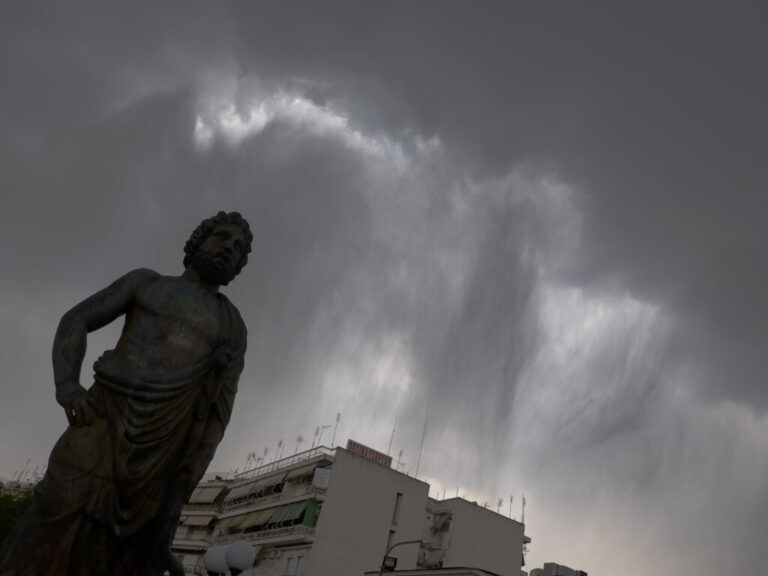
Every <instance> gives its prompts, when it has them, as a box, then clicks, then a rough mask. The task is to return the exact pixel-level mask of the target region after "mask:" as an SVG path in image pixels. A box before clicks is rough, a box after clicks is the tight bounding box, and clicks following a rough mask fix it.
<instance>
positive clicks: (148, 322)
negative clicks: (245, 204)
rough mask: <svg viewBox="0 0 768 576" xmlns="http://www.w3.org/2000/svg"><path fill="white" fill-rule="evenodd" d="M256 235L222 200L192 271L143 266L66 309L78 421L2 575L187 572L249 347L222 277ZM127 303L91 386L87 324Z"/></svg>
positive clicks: (71, 415) (64, 356)
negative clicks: (177, 543)
mask: <svg viewBox="0 0 768 576" xmlns="http://www.w3.org/2000/svg"><path fill="white" fill-rule="evenodd" d="M252 238H253V237H252V235H251V232H250V229H249V227H248V223H247V222H246V221H245V220H244V219H243V218H242V217H241V216H240V214H238V213H237V212H232V213H229V214H226V213H224V212H219V213H218V214H217V215H216V216H213V217H211V218H208V219H207V220H204V221H203V222H202V223H201V224H200V225H199V226H198V227H197V229H196V230H195V231H194V233H193V234H192V236H191V237H190V239H189V241H188V242H187V244H186V246H185V247H184V252H185V257H184V267H185V270H184V272H183V274H181V276H161V275H160V274H158V273H157V272H153V271H152V270H147V269H139V270H134V271H133V272H129V273H128V274H126V275H125V276H123V277H122V278H120V279H118V280H117V281H116V282H115V283H113V284H112V285H111V286H109V287H107V288H105V289H104V290H102V291H100V292H97V293H96V294H94V295H93V296H91V297H90V298H88V299H86V300H84V301H83V302H81V303H80V304H78V305H77V306H75V307H74V308H72V309H71V310H70V311H69V312H67V313H66V314H65V315H64V316H63V318H62V319H61V322H60V323H59V327H58V330H57V331H56V338H55V340H54V344H53V372H54V379H55V382H56V400H57V401H58V402H59V404H61V405H62V407H63V408H64V411H65V412H66V415H67V419H68V420H69V427H68V428H67V430H66V431H65V432H64V434H63V435H62V436H61V438H60V439H59V441H58V442H57V443H56V446H55V447H54V448H53V451H52V452H51V457H50V461H49V464H48V470H47V473H46V475H45V477H44V478H43V480H42V481H41V482H40V483H39V484H38V486H37V488H36V497H35V502H34V504H33V505H32V507H31V508H30V510H29V511H28V513H27V514H26V515H25V516H24V518H23V519H22V520H21V521H20V522H19V525H18V526H17V527H16V529H15V531H14V532H13V533H12V534H10V535H9V536H8V537H7V538H6V541H5V542H4V545H3V548H2V550H0V576H105V575H110V576H155V575H161V574H163V573H164V571H166V570H167V571H169V573H170V574H171V576H183V574H184V570H183V569H182V567H181V564H180V563H179V562H178V560H177V559H176V558H175V557H174V556H173V554H172V553H171V550H170V543H171V540H172V538H173V533H174V531H175V530H176V526H177V524H178V521H179V515H180V514H181V507H182V503H184V502H187V501H188V500H189V497H190V495H191V494H192V490H193V489H194V487H195V486H196V485H197V483H198V481H199V480H200V478H201V477H202V475H203V473H204V472H205V470H206V468H207V467H208V464H209V463H210V461H211V459H212V458H213V454H214V451H215V450H216V446H217V445H218V444H219V442H220V441H221V438H222V436H223V434H224V429H225V428H226V426H227V423H228V422H229V417H230V414H231V411H232V402H233V400H234V397H235V393H236V391H237V381H238V378H239V376H240V373H241V372H242V370H243V357H244V354H245V347H246V330H245V324H244V323H243V320H242V319H241V317H240V314H239V313H238V311H237V309H236V308H235V306H234V305H233V304H232V303H230V301H229V300H228V299H227V298H226V297H225V296H224V295H222V294H221V293H220V292H219V286H223V285H226V284H228V283H229V281H230V280H232V279H233V278H234V277H235V276H236V275H237V274H238V273H239V272H240V270H241V269H242V268H243V266H245V264H246V262H247V260H248V253H249V252H250V250H251V241H252ZM122 315H125V326H124V327H123V331H122V334H121V336H120V339H119V341H118V343H117V346H116V347H115V349H114V350H109V351H107V352H105V353H104V354H103V355H102V356H101V358H99V359H98V361H97V362H96V363H95V364H94V371H95V382H94V384H93V386H91V387H90V388H89V389H88V390H86V389H85V388H84V387H83V386H81V384H80V368H81V365H82V362H83V357H84V355H85V347H86V336H87V334H88V332H92V331H94V330H97V329H99V328H101V327H102V326H104V325H106V324H108V323H110V322H112V321H113V320H115V319H117V318H118V317H120V316H122Z"/></svg>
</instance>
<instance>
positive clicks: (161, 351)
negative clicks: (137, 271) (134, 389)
mask: <svg viewBox="0 0 768 576" xmlns="http://www.w3.org/2000/svg"><path fill="white" fill-rule="evenodd" d="M218 298H219V297H218V296H217V295H216V294H212V293H210V292H209V291H207V290H205V289H204V288H202V287H201V286H200V285H199V284H197V283H194V282H189V281H188V280H186V279H184V278H180V277H169V276H160V275H158V276H157V277H156V278H154V279H152V280H149V281H145V284H144V285H142V286H141V287H140V288H139V289H138V290H136V293H135V297H134V300H133V304H132V306H131V307H130V308H129V310H128V311H127V313H126V317H125V326H124V328H123V332H122V334H121V336H120V340H119V341H118V343H117V346H116V347H115V350H114V354H115V355H116V356H117V357H118V358H120V360H122V361H124V362H126V363H128V364H132V365H134V366H136V367H138V368H140V370H141V371H142V372H144V373H147V372H150V373H157V374H173V373H174V372H177V371H179V370H181V369H184V368H187V367H189V366H191V365H194V364H197V363H199V362H200V361H202V360H204V359H205V358H207V357H208V356H209V355H210V353H211V351H212V350H213V349H214V348H215V347H216V345H217V344H218V342H219V340H220V338H221V336H222V334H221V327H220V321H221V320H220V312H219V300H218Z"/></svg>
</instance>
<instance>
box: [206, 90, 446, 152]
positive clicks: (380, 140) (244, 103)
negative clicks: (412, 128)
mask: <svg viewBox="0 0 768 576" xmlns="http://www.w3.org/2000/svg"><path fill="white" fill-rule="evenodd" d="M228 92H229V93H228V94H216V95H208V96H206V97H203V98H202V99H201V103H202V105H201V106H200V110H199V112H198V115H197V117H196V119H195V127H194V140H195V144H196V145H197V146H198V148H199V149H201V150H206V149H208V148H209V147H210V146H211V145H212V144H213V143H214V142H215V141H216V140H217V139H220V140H222V141H223V142H225V143H226V144H228V145H229V146H237V145H239V144H241V143H242V142H243V141H244V140H246V139H247V138H251V137H254V136H257V135H259V134H260V133H262V132H263V131H264V129H265V128H266V127H267V126H268V125H270V124H271V123H278V122H281V123H285V124H287V125H288V126H292V127H297V128H299V129H302V130H305V131H306V132H308V133H309V134H312V135H314V136H319V137H330V138H338V139H339V140H341V142H343V143H344V145H345V146H348V147H349V148H351V149H353V150H356V151H358V152H360V153H363V154H366V155H372V156H375V157H387V158H388V159H389V160H390V161H395V162H397V163H402V162H403V161H404V152H403V150H402V148H401V146H400V145H398V144H397V143H395V142H393V141H392V140H391V139H389V138H388V137H386V136H384V135H381V134H379V135H371V134H365V133H363V132H361V131H360V130H357V129H355V128H353V127H352V126H351V125H350V122H349V118H348V116H347V115H346V114H345V113H343V112H342V111H339V110H336V109H334V108H332V107H331V106H328V105H320V104H317V103H316V102H314V101H313V100H311V99H310V98H308V97H306V96H305V95H303V94H301V93H300V92H297V91H287V90H283V89H281V90H275V91H265V90H263V89H261V88H258V87H255V85H253V84H249V83H243V84H242V85H238V86H236V87H235V89H234V90H229V91H228ZM243 92H248V93H249V94H247V96H245V97H242V94H241V93H243ZM436 144H437V143H436V142H435V141H431V140H424V141H421V140H419V141H418V142H416V147H417V149H418V150H421V149H425V150H428V149H430V148H432V147H434V146H435V145H436Z"/></svg>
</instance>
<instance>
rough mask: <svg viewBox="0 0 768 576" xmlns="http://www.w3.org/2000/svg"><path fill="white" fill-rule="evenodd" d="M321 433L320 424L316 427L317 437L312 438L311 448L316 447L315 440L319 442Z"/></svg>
mask: <svg viewBox="0 0 768 576" xmlns="http://www.w3.org/2000/svg"><path fill="white" fill-rule="evenodd" d="M319 434H320V426H317V427H315V437H314V438H312V447H311V448H310V450H311V449H312V448H314V447H315V442H317V436H318V435H319Z"/></svg>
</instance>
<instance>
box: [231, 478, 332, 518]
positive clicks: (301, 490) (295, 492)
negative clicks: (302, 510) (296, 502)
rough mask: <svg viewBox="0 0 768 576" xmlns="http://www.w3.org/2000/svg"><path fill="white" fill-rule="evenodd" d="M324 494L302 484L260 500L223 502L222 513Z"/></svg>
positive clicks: (323, 490)
mask: <svg viewBox="0 0 768 576" xmlns="http://www.w3.org/2000/svg"><path fill="white" fill-rule="evenodd" d="M322 494H325V489H324V488H318V487H316V486H312V485H311V484H304V485H301V486H298V487H295V488H289V489H288V490H285V491H284V492H278V493H277V494H270V495H269V496H262V497H261V498H251V499H248V498H247V496H245V497H244V498H245V499H243V500H241V499H240V498H238V499H237V500H233V501H231V502H224V503H223V504H222V505H221V509H222V511H225V512H229V511H231V510H234V509H236V508H244V507H245V506H259V507H261V506H263V505H266V504H272V503H276V502H282V501H287V500H292V499H294V498H300V497H301V496H320V495H322Z"/></svg>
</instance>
